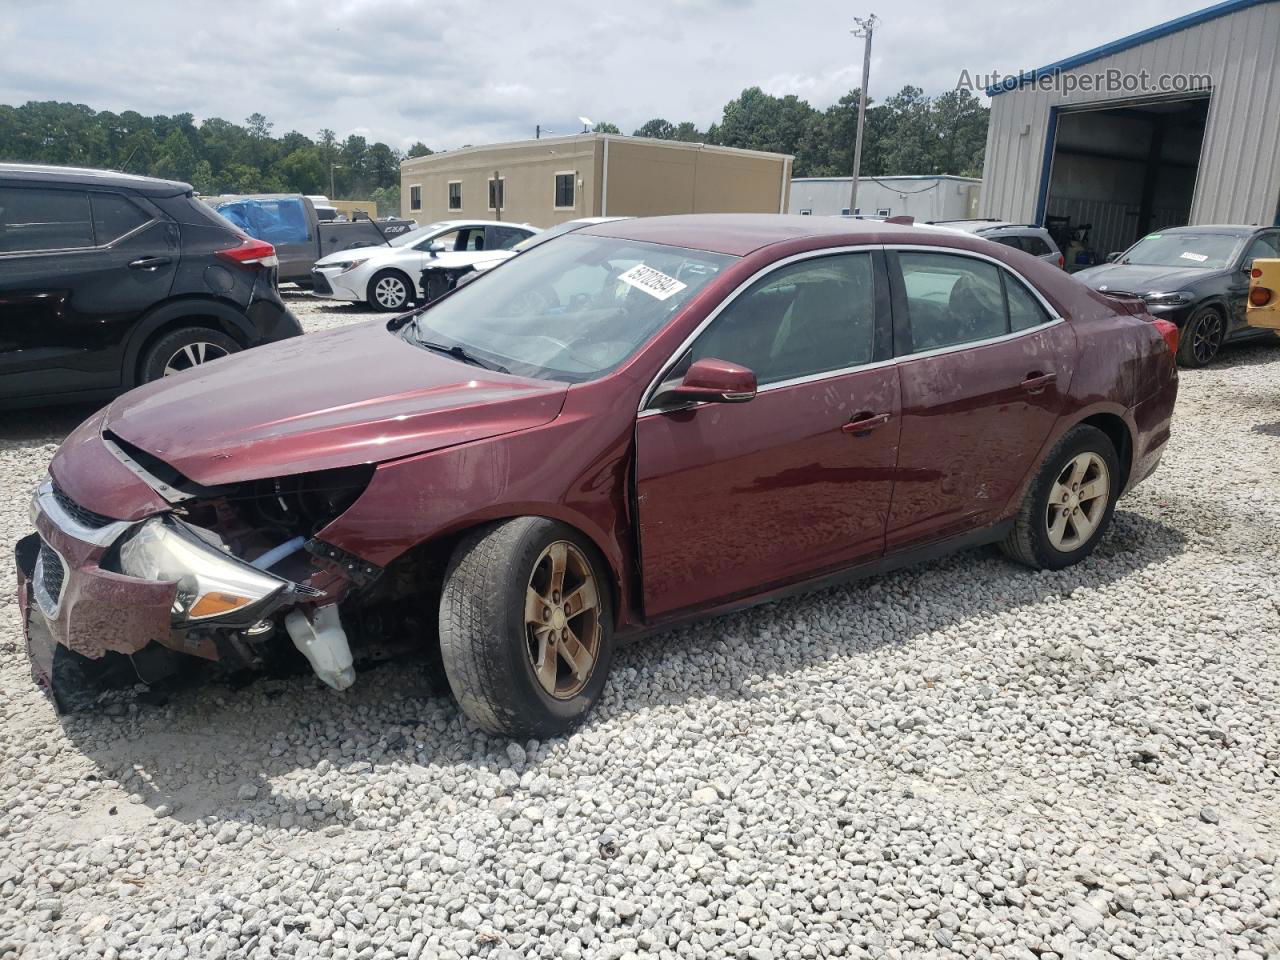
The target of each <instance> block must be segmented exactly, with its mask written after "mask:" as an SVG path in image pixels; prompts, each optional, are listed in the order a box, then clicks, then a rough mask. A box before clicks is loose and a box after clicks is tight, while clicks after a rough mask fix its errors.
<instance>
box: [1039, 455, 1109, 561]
mask: <svg viewBox="0 0 1280 960" xmlns="http://www.w3.org/2000/svg"><path fill="white" fill-rule="evenodd" d="M1110 498H1111V474H1110V472H1109V471H1108V470H1107V462H1106V461H1105V460H1103V459H1102V457H1100V456H1099V455H1098V454H1096V453H1093V452H1087V453H1081V454H1078V455H1077V456H1074V457H1072V458H1071V459H1070V460H1069V461H1068V462H1067V464H1066V466H1064V467H1063V468H1062V472H1061V473H1059V474H1058V479H1057V480H1055V481H1054V482H1053V487H1052V489H1050V491H1049V505H1048V507H1047V509H1046V510H1045V524H1046V525H1047V527H1048V533H1049V543H1051V544H1052V545H1053V547H1054V549H1056V550H1060V551H1061V552H1063V553H1070V552H1071V551H1072V550H1078V549H1079V548H1080V547H1082V546H1084V545H1085V544H1086V543H1088V542H1089V538H1090V537H1092V536H1093V535H1094V533H1095V532H1096V531H1097V529H1098V526H1099V524H1101V523H1102V518H1103V517H1104V516H1105V515H1106V512H1107V502H1108V501H1109V500H1110Z"/></svg>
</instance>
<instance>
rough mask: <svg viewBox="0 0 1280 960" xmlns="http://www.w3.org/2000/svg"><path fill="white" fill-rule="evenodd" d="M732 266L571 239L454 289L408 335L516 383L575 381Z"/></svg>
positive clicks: (701, 255)
mask: <svg viewBox="0 0 1280 960" xmlns="http://www.w3.org/2000/svg"><path fill="white" fill-rule="evenodd" d="M734 259H735V258H733V257H730V256H726V255H724V254H718V253H708V252H706V251H703V250H686V249H684V248H682V247H668V246H664V245H661V244H654V243H640V242H637V241H634V240H616V239H613V238H610V237H594V236H586V235H582V234H577V235H573V234H571V235H569V236H566V237H564V238H563V239H562V240H560V241H559V242H557V243H548V244H543V245H542V246H539V247H535V248H534V249H533V250H530V251H529V252H528V253H523V254H521V255H520V256H518V257H514V258H512V259H511V260H510V261H508V262H507V263H506V264H504V266H503V269H502V270H501V271H494V272H492V273H485V274H482V275H481V276H480V277H478V278H477V279H476V281H475V282H474V283H470V284H467V285H466V286H465V287H461V288H459V289H458V290H456V291H454V292H453V293H452V294H451V295H450V296H448V297H446V298H444V299H443V300H441V301H439V302H438V303H436V304H434V305H432V306H431V307H429V308H428V309H427V310H426V311H425V312H423V313H421V314H419V315H418V317H417V319H415V320H414V322H413V323H412V324H410V325H409V326H408V327H407V328H406V335H407V336H408V338H409V339H411V340H415V339H416V340H417V341H419V342H426V343H434V344H443V345H444V346H447V347H460V348H462V350H464V351H465V352H466V353H468V354H471V355H473V356H475V357H477V358H479V359H481V360H484V361H486V362H487V363H488V364H490V365H492V366H499V367H503V368H505V369H506V370H508V371H510V372H511V373H514V374H517V375H519V376H525V377H537V378H541V379H548V380H564V381H568V382H570V383H580V382H583V381H585V380H592V379H594V378H596V377H598V376H601V375H602V374H605V373H607V372H609V371H610V370H612V369H613V368H615V367H617V366H618V365H619V364H621V363H622V362H623V361H624V360H626V359H627V358H628V357H630V356H631V355H632V354H633V353H634V352H635V351H636V350H637V349H638V348H639V347H640V345H641V344H642V343H644V342H645V341H646V340H647V339H648V338H649V337H650V336H652V335H653V334H654V333H655V332H657V331H658V330H659V329H660V328H661V327H662V326H663V325H664V324H665V323H666V322H667V320H668V319H669V318H670V317H671V316H673V315H674V314H675V313H676V312H677V311H678V310H679V309H680V308H681V307H682V306H684V304H686V303H688V302H689V300H691V299H692V298H693V296H694V295H695V294H696V293H697V292H698V291H699V290H700V289H702V287H703V286H705V285H706V284H707V283H708V281H710V280H711V278H712V277H714V276H715V275H716V274H717V273H719V272H720V271H721V270H722V269H724V267H725V266H727V265H728V264H729V263H731V262H732V261H733V260H734Z"/></svg>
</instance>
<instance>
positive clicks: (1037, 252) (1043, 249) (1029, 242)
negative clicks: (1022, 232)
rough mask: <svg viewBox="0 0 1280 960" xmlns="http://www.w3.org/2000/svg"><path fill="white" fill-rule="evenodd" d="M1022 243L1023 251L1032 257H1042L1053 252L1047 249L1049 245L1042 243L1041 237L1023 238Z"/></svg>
mask: <svg viewBox="0 0 1280 960" xmlns="http://www.w3.org/2000/svg"><path fill="white" fill-rule="evenodd" d="M1022 242H1023V245H1024V246H1023V249H1024V250H1026V251H1027V253H1029V254H1031V255H1032V256H1033V257H1043V256H1045V255H1047V254H1049V253H1052V252H1053V251H1051V250H1050V249H1049V245H1048V244H1047V243H1045V242H1044V238H1043V237H1035V236H1031V237H1023V238H1022Z"/></svg>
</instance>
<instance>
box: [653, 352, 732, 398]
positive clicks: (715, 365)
mask: <svg viewBox="0 0 1280 960" xmlns="http://www.w3.org/2000/svg"><path fill="white" fill-rule="evenodd" d="M755 395H756V375H755V374H754V373H752V372H751V371H750V370H748V369H747V368H746V367H743V366H739V365H738V364H736V363H730V362H729V361H727V360H717V359H715V358H714V357H706V358H704V359H702V360H696V361H694V363H693V364H692V365H691V366H690V367H689V369H688V370H687V371H686V372H685V375H684V377H683V378H682V379H681V380H680V382H679V383H674V384H671V385H670V386H668V387H666V388H665V389H663V390H662V391H661V392H660V394H659V396H658V400H659V401H662V402H672V401H680V400H685V401H692V402H697V403H746V402H747V401H748V400H751V399H753V398H754V397H755Z"/></svg>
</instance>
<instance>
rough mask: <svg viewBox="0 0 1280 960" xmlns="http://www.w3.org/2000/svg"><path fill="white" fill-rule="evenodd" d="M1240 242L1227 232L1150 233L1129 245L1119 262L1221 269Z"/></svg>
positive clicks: (1139, 264)
mask: <svg viewBox="0 0 1280 960" xmlns="http://www.w3.org/2000/svg"><path fill="white" fill-rule="evenodd" d="M1239 245H1240V238H1239V237H1233V236H1231V235H1230V234H1226V233H1181V232H1179V233H1152V234H1149V235H1147V236H1145V237H1143V238H1142V239H1141V240H1139V241H1138V242H1137V243H1135V244H1134V245H1133V246H1132V247H1130V248H1129V249H1128V251H1127V252H1126V253H1125V255H1124V256H1123V257H1121V258H1120V262H1121V263H1132V264H1135V265H1138V266H1150V267H1203V268H1205V269H1206V270H1215V269H1219V270H1220V269H1222V268H1223V267H1225V266H1226V265H1227V264H1229V263H1230V262H1231V260H1232V257H1233V255H1234V254H1235V251H1236V247H1238V246H1239Z"/></svg>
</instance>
